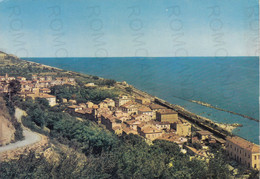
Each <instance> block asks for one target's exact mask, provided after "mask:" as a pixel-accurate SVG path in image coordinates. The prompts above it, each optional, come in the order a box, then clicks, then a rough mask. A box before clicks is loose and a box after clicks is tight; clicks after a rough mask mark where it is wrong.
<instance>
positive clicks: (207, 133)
mask: <svg viewBox="0 0 260 179" xmlns="http://www.w3.org/2000/svg"><path fill="white" fill-rule="evenodd" d="M197 133H199V134H200V135H212V133H211V132H209V131H206V130H203V131H197Z"/></svg>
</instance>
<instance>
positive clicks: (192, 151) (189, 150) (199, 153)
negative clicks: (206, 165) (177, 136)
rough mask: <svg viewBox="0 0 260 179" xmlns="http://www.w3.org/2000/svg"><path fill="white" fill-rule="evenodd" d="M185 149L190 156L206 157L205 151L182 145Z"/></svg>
mask: <svg viewBox="0 0 260 179" xmlns="http://www.w3.org/2000/svg"><path fill="white" fill-rule="evenodd" d="M184 148H185V149H186V150H187V153H188V154H189V155H191V156H200V157H203V158H205V157H207V155H206V153H205V152H204V151H199V150H197V149H195V148H193V147H191V146H187V145H186V146H185V147H184Z"/></svg>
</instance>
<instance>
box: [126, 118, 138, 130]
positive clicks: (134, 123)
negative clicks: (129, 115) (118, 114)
mask: <svg viewBox="0 0 260 179" xmlns="http://www.w3.org/2000/svg"><path fill="white" fill-rule="evenodd" d="M124 123H125V124H126V127H128V128H130V129H132V130H135V131H137V126H138V125H139V124H141V123H142V122H141V121H136V120H130V121H125V122H124Z"/></svg>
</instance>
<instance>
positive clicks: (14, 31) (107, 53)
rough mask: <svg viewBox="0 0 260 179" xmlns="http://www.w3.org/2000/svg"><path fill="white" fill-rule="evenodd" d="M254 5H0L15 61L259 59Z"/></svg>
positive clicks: (17, 1) (3, 39)
mask: <svg viewBox="0 0 260 179" xmlns="http://www.w3.org/2000/svg"><path fill="white" fill-rule="evenodd" d="M258 6H259V2H258V0H0V50H1V51H4V52H7V53H11V54H14V55H17V56H19V57H135V56H143V57H176V56H259V42H258V39H259V22H258V21H259V7H258Z"/></svg>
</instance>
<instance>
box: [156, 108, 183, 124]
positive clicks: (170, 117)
mask: <svg viewBox="0 0 260 179" xmlns="http://www.w3.org/2000/svg"><path fill="white" fill-rule="evenodd" d="M156 120H157V121H160V122H170V123H174V122H178V113H177V112H175V111H174V110H172V109H160V110H158V111H156Z"/></svg>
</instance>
